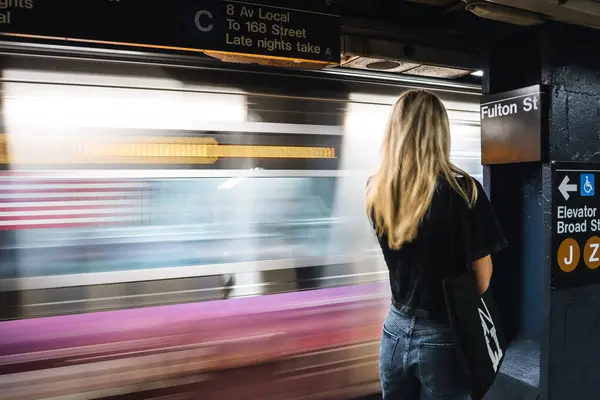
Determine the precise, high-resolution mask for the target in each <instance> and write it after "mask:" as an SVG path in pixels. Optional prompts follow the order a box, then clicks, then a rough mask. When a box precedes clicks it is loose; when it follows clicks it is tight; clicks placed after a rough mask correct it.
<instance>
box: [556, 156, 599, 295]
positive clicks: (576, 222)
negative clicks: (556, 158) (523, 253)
mask: <svg viewBox="0 0 600 400" xmlns="http://www.w3.org/2000/svg"><path fill="white" fill-rule="evenodd" d="M596 178H598V179H600V164H584V163H553V166H552V179H553V196H552V233H553V234H552V249H553V250H552V253H553V263H552V264H553V266H552V287H553V288H555V289H563V288H568V287H573V286H583V285H591V284H600V269H598V267H600V197H599V196H597V191H596V182H597V181H598V179H596Z"/></svg>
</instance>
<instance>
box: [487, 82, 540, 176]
mask: <svg viewBox="0 0 600 400" xmlns="http://www.w3.org/2000/svg"><path fill="white" fill-rule="evenodd" d="M544 105H545V104H544V91H543V88H542V86H541V85H535V86H530V87H526V88H522V89H517V90H511V91H509V92H504V93H499V94H495V95H489V96H483V97H482V98H481V106H480V113H481V115H480V117H481V162H482V163H483V164H507V163H517V162H530V161H540V160H541V159H542V143H541V138H542V127H543V124H542V119H543V115H544V114H543V112H544Z"/></svg>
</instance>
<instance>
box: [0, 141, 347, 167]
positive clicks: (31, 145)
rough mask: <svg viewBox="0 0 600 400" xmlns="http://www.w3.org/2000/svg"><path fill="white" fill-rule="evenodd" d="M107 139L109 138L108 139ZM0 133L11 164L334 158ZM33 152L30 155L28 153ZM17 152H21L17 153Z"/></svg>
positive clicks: (321, 150) (329, 153)
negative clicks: (22, 138)
mask: <svg viewBox="0 0 600 400" xmlns="http://www.w3.org/2000/svg"><path fill="white" fill-rule="evenodd" d="M106 139H108V138H106ZM11 145H14V146H15V147H17V148H19V150H18V151H17V152H16V154H15V156H16V157H9V156H10V154H9V152H8V151H7V147H8V146H7V143H6V136H5V135H0V162H1V163H8V162H9V159H11V160H10V161H11V162H15V163H35V164H39V163H177V164H212V163H215V162H216V161H217V160H218V159H220V158H271V159H273V158H276V159H335V158H336V154H335V148H333V147H304V146H263V145H228V144H219V143H218V142H217V141H216V140H215V139H213V138H186V137H175V138H173V137H153V138H148V137H139V138H137V137H136V138H132V137H117V138H115V137H112V138H111V140H98V139H90V140H86V141H73V140H68V141H67V140H62V141H61V140H53V141H52V142H51V143H40V142H37V141H36V142H31V141H28V142H23V143H21V144H19V143H11ZM40 150H41V151H40ZM29 153H31V155H29ZM17 154H18V155H17Z"/></svg>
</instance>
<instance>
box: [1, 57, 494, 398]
mask: <svg viewBox="0 0 600 400" xmlns="http://www.w3.org/2000/svg"><path fill="white" fill-rule="evenodd" d="M271 71H272V70H271ZM1 76H2V78H1V84H2V87H1V91H0V95H1V96H2V97H1V99H0V101H1V102H2V108H1V110H2V113H1V118H0V132H3V133H4V135H0V149H2V150H1V151H0V163H1V165H0V169H2V171H1V172H0V289H1V290H2V292H1V293H0V294H1V295H2V298H1V300H2V301H1V302H0V317H1V318H2V319H3V320H4V321H3V322H0V393H2V395H1V396H0V397H2V398H3V399H42V398H45V399H46V398H48V399H49V398H52V399H75V398H76V399H81V398H94V399H102V398H126V399H129V398H131V399H134V398H135V399H138V398H139V399H149V398H169V399H173V398H182V399H183V398H185V399H199V398H201V399H234V398H245V399H261V400H262V399H346V398H354V397H357V396H363V395H370V394H375V393H377V392H378V391H379V382H378V371H377V358H378V340H379V335H380V332H381V323H382V321H383V318H384V317H385V314H386V311H387V309H388V307H389V290H388V284H387V282H386V279H387V275H388V272H387V269H386V267H385V263H384V262H383V260H382V258H381V255H380V251H379V249H378V245H377V242H376V240H375V238H374V237H373V234H372V232H371V227H370V226H369V223H368V221H367V220H366V218H365V215H364V202H363V198H364V189H365V184H366V180H367V178H368V176H369V175H370V174H371V173H372V171H373V169H374V168H376V166H377V159H378V151H379V145H380V143H381V139H382V136H383V132H384V128H385V124H386V122H387V116H388V113H389V110H390V107H391V105H392V104H393V102H394V101H395V99H396V98H397V96H398V95H399V94H400V93H402V92H403V91H404V90H406V89H407V87H401V86H398V85H397V84H392V83H391V82H389V81H374V80H370V81H366V80H362V81H359V80H357V79H354V78H352V79H351V78H349V77H345V76H343V75H335V76H333V75H327V76H326V77H324V75H318V76H317V75H310V74H309V75H306V74H304V75H298V74H297V73H295V72H282V71H278V72H277V73H276V74H274V73H271V74H270V73H266V72H260V71H258V72H257V71H254V72H252V73H250V72H242V71H240V70H238V71H233V70H226V69H217V68H211V69H192V68H175V67H161V66H155V65H141V64H119V63H116V62H113V63H110V62H106V63H104V62H98V61H95V62H92V61H85V60H75V59H72V60H69V59H53V58H50V57H46V58H39V59H38V58H35V57H30V58H21V57H18V56H10V57H9V56H7V57H5V58H3V64H2V75H1ZM429 89H430V90H432V91H434V92H435V93H436V94H438V95H439V96H440V98H441V99H442V100H443V101H444V103H445V104H446V106H447V107H448V112H449V116H450V119H451V130H452V137H453V142H452V158H453V160H454V161H455V162H456V163H457V164H458V165H459V166H460V167H461V168H463V169H465V170H466V171H468V172H469V173H471V174H472V175H474V176H475V177H476V178H478V179H481V174H482V169H481V165H480V142H479V122H478V120H479V97H478V94H477V90H475V89H473V90H470V89H469V90H467V89H465V90H462V91H454V90H453V89H449V88H443V87H441V86H438V87H430V88H429ZM122 145H124V146H122ZM195 145H198V147H193V146H195ZM178 146H179V147H178ZM190 146H191V147H190ZM32 317H37V318H32Z"/></svg>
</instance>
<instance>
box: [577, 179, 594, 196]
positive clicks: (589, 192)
mask: <svg viewBox="0 0 600 400" xmlns="http://www.w3.org/2000/svg"><path fill="white" fill-rule="evenodd" d="M579 194H580V195H581V196H582V197H589V196H594V195H595V194H596V185H595V183H594V174H581V179H580V183H579Z"/></svg>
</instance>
